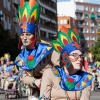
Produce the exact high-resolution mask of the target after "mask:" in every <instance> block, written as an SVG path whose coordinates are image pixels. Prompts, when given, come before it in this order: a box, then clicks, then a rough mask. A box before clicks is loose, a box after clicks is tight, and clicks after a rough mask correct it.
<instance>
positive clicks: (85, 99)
mask: <svg viewBox="0 0 100 100" xmlns="http://www.w3.org/2000/svg"><path fill="white" fill-rule="evenodd" d="M90 94H91V86H88V87H86V88H85V89H83V90H82V95H81V98H80V100H90Z"/></svg>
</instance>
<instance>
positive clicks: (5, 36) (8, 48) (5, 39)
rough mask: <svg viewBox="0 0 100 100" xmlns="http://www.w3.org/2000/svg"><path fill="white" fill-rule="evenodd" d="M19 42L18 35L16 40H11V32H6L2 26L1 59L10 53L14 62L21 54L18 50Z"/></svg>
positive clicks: (0, 40)
mask: <svg viewBox="0 0 100 100" xmlns="http://www.w3.org/2000/svg"><path fill="white" fill-rule="evenodd" d="M18 40H19V39H18V35H17V34H16V36H15V38H11V37H10V32H9V30H4V28H3V26H2V25H0V57H1V56H3V55H4V53H9V54H10V55H11V59H12V60H14V59H15V57H16V56H17V55H18V53H19V50H18V48H17V45H18Z"/></svg>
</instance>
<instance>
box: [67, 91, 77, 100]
mask: <svg viewBox="0 0 100 100" xmlns="http://www.w3.org/2000/svg"><path fill="white" fill-rule="evenodd" d="M65 94H66V97H67V99H66V100H77V93H76V91H75V99H70V97H69V95H68V92H67V91H65Z"/></svg>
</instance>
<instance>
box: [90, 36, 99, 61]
mask: <svg viewBox="0 0 100 100" xmlns="http://www.w3.org/2000/svg"><path fill="white" fill-rule="evenodd" d="M89 51H91V52H92V53H93V55H94V58H95V60H99V61H100V37H99V38H98V40H97V42H96V43H95V45H94V46H93V47H92V48H90V49H89Z"/></svg>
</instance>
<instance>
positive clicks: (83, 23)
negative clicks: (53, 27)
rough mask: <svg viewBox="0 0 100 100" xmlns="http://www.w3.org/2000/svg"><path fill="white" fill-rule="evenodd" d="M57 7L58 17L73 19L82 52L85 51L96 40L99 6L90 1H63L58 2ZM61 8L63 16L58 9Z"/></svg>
mask: <svg viewBox="0 0 100 100" xmlns="http://www.w3.org/2000/svg"><path fill="white" fill-rule="evenodd" d="M57 6H58V8H57V9H58V12H57V13H58V15H59V16H71V17H72V18H74V19H75V21H76V26H77V28H78V31H79V34H80V36H81V45H82V48H83V51H87V50H88V48H90V47H92V46H93V45H94V43H95V42H96V41H97V39H98V26H99V25H100V4H94V3H90V0H75V1H74V0H69V1H66V0H65V1H62V2H58V3H57ZM62 6H63V8H64V11H62V12H63V14H62V12H61V9H60V8H61V7H62ZM65 9H66V11H65Z"/></svg>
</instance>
